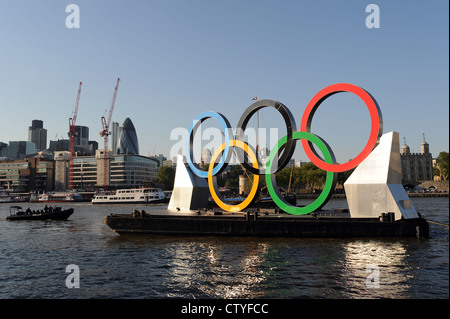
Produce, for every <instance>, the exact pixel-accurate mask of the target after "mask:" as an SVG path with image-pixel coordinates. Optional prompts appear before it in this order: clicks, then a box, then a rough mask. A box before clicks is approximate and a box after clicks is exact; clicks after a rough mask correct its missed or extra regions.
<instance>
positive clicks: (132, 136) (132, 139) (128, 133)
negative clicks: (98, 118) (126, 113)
mask: <svg viewBox="0 0 450 319" xmlns="http://www.w3.org/2000/svg"><path fill="white" fill-rule="evenodd" d="M120 131H121V133H120V140H119V150H120V154H136V155H139V144H138V138H137V134H136V129H135V128H134V125H133V122H131V120H130V118H128V117H127V118H126V120H125V121H124V122H123V124H122V127H121V128H120Z"/></svg>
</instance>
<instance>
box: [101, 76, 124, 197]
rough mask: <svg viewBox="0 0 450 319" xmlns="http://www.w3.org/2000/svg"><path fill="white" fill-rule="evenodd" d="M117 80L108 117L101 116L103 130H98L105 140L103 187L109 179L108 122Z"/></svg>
mask: <svg viewBox="0 0 450 319" xmlns="http://www.w3.org/2000/svg"><path fill="white" fill-rule="evenodd" d="M119 81H120V78H118V79H117V83H116V87H115V89H114V93H113V97H112V102H111V107H110V109H109V114H108V119H106V118H105V117H104V116H102V126H103V131H101V132H100V136H102V137H103V138H104V140H105V148H104V173H103V187H104V188H106V187H108V184H109V179H108V175H109V174H108V172H109V165H108V149H109V147H108V136H109V135H111V132H110V131H109V124H110V123H111V117H112V113H113V110H114V104H115V103H116V96H117V89H118V88H119Z"/></svg>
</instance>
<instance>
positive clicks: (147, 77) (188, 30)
mask: <svg viewBox="0 0 450 319" xmlns="http://www.w3.org/2000/svg"><path fill="white" fill-rule="evenodd" d="M76 4H77V5H78V6H79V8H80V28H78V29H69V28H67V27H66V24H65V20H66V18H67V16H68V15H69V13H66V12H65V9H66V4H55V3H54V2H50V1H43V2H39V3H35V2H32V1H17V2H12V1H5V2H3V3H2V4H0V30H1V31H0V44H1V45H2V50H0V61H1V62H0V63H1V65H2V70H3V71H2V72H1V73H0V108H1V111H2V116H1V119H0V121H1V124H2V125H1V127H0V141H2V142H4V143H8V141H20V140H23V141H26V140H27V131H28V127H29V125H30V123H31V121H32V120H34V119H41V120H43V121H44V128H45V129H47V140H48V141H50V140H56V139H61V138H63V139H66V138H67V132H68V119H69V117H71V116H72V111H73V108H74V104H75V98H76V93H77V92H76V91H77V85H78V83H79V82H80V81H82V82H83V89H82V92H81V98H80V104H79V113H78V120H77V125H82V126H87V127H89V129H90V131H91V134H90V135H91V139H92V140H95V141H97V142H98V143H99V145H100V148H102V145H103V141H102V139H101V137H100V136H99V135H98V132H100V131H101V129H102V127H101V117H102V116H105V115H106V113H107V111H108V109H109V107H110V103H111V97H112V94H113V89H114V84H115V80H116V79H117V78H118V77H120V78H121V84H120V87H119V90H118V94H117V102H116V105H115V109H114V113H113V117H112V121H117V122H122V121H123V119H125V118H127V117H130V118H131V119H133V122H134V125H135V128H136V132H137V135H138V136H139V147H140V151H141V152H140V153H141V155H145V156H147V155H156V154H164V155H165V156H167V157H168V158H170V157H169V156H170V149H171V147H172V146H173V144H175V143H176V142H177V141H176V140H170V134H171V131H172V130H173V129H175V128H185V129H188V128H189V126H190V124H191V122H192V120H193V119H194V118H195V117H196V116H197V115H198V114H200V113H201V112H204V111H207V110H214V111H217V112H220V113H223V114H224V115H225V116H226V117H227V118H228V119H229V121H230V123H231V126H232V127H233V128H234V127H235V126H236V125H237V122H238V120H239V118H240V116H241V114H242V113H243V111H244V110H245V109H246V108H247V107H248V106H249V105H250V104H251V103H252V102H253V101H252V99H253V97H255V96H258V98H269V99H274V100H278V101H280V102H282V103H283V104H285V105H286V106H288V107H289V108H290V110H291V111H292V113H293V114H294V117H295V120H296V123H297V128H299V125H300V121H301V116H302V113H303V111H304V109H305V108H306V105H307V104H308V102H309V100H310V99H311V98H312V97H313V96H314V95H315V94H316V93H317V92H318V91H320V90H321V89H322V88H324V87H326V86H328V85H330V84H333V83H339V82H347V83H352V84H355V85H358V86H361V87H363V88H364V89H366V90H367V91H368V92H370V93H371V94H372V95H373V96H374V98H375V99H376V100H377V102H378V104H379V105H380V108H381V112H382V114H383V121H384V132H388V131H397V132H399V134H400V139H401V141H403V137H406V140H407V142H408V145H409V146H410V147H411V151H412V152H413V151H415V152H419V149H420V143H421V141H422V134H423V133H425V136H426V140H427V142H428V143H429V144H430V152H431V153H432V154H433V157H437V156H438V155H439V152H441V151H447V152H448V151H449V147H448V145H449V142H448V128H449V126H448V110H449V100H448V85H449V83H448V82H449V81H448V66H449V65H448V2H446V1H438V2H434V3H433V4H432V5H430V4H427V3H426V2H417V3H413V4H409V3H408V4H402V3H397V2H396V3H391V2H386V1H377V2H376V4H377V5H378V6H379V8H380V20H381V23H380V28H374V29H369V28H368V27H367V26H366V23H365V21H366V18H367V16H368V15H369V13H367V12H366V11H365V9H366V6H367V4H363V3H360V2H358V1H350V2H346V3H345V4H342V3H334V2H326V1H321V2H314V3H300V2H296V1H283V2H277V3H275V2H272V1H243V2H242V1H230V2H227V3H222V2H206V1H189V2H186V1H170V2H164V3H147V2H134V3H133V5H130V4H126V3H125V2H116V3H110V2H106V1H98V2H95V3H90V2H88V1H77V2H76ZM24 7H26V10H23V8H24ZM9 110H11V111H9ZM261 113H262V114H261V121H260V124H261V125H262V126H263V127H267V128H272V127H279V128H280V129H281V133H280V135H281V134H282V131H283V129H284V124H283V123H282V121H281V118H279V115H277V114H276V113H272V112H270V111H268V112H265V111H263V112H261ZM273 114H275V115H274V116H272V115H273ZM349 119H350V120H349ZM208 123H209V122H208ZM315 130H316V131H315ZM369 130H370V119H369V116H368V112H367V111H366V109H365V106H364V105H363V104H362V102H361V101H360V100H359V99H358V98H357V97H355V96H352V95H351V94H349V93H348V94H338V95H336V96H333V97H332V98H330V99H329V100H327V101H325V102H324V103H323V104H322V105H321V107H320V108H319V110H318V111H317V112H316V115H315V118H314V125H313V132H314V133H317V134H318V135H320V136H321V137H323V138H324V139H325V140H326V141H327V142H328V143H329V144H330V146H331V147H332V149H333V151H334V152H335V155H336V157H337V159H338V161H340V162H343V161H347V160H348V159H349V158H352V157H354V156H355V155H356V154H358V153H359V151H360V150H361V149H362V147H363V146H364V144H365V143H366V141H367V137H366V136H368V131H369ZM280 137H281V136H280ZM297 150H298V151H296V153H295V154H294V158H295V159H296V161H306V160H308V159H307V158H306V156H305V155H304V154H302V151H301V146H300V143H297Z"/></svg>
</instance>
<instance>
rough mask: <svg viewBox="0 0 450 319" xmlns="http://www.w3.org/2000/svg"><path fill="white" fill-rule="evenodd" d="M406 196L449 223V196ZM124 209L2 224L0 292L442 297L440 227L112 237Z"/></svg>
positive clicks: (1, 212) (445, 274)
mask: <svg viewBox="0 0 450 319" xmlns="http://www.w3.org/2000/svg"><path fill="white" fill-rule="evenodd" d="M414 201H415V202H414V205H415V207H419V208H420V211H421V212H422V215H424V216H426V217H429V218H430V219H433V220H437V221H440V222H443V223H447V224H448V199H447V198H443V199H438V198H427V199H414ZM330 204H334V205H336V207H339V208H342V206H343V202H342V201H333V200H332V201H330V203H329V204H327V205H330ZM344 204H345V203H344ZM8 207H9V206H4V205H0V217H3V216H5V215H6V214H7V208H8ZM158 208H161V207H158ZM430 208H432V209H430ZM138 209H146V210H147V211H150V210H151V209H152V208H151V207H148V206H147V207H142V208H141V207H138ZM427 209H428V210H427ZM129 211H131V208H130V206H114V207H108V206H101V207H97V206H92V205H89V204H76V205H75V213H74V214H73V215H72V216H71V218H70V219H69V220H68V221H66V222H57V221H53V222H45V221H36V222H25V221H24V222H20V223H14V222H8V221H0V242H1V243H2V245H0V298H173V297H175V298H448V296H449V294H448V287H449V286H448V282H449V269H448V228H443V227H439V226H435V225H430V230H431V234H432V238H430V239H426V240H425V239H415V238H412V239H298V238H297V239H295V238H292V239H290V238H238V237H165V236H119V235H117V234H115V233H114V232H112V231H111V229H110V228H108V227H107V226H106V225H105V224H104V221H103V218H104V217H105V216H107V215H108V214H109V213H123V212H129ZM69 264H76V265H78V266H79V268H80V277H81V278H80V286H81V288H80V289H68V288H67V287H66V286H65V279H66V276H67V274H66V273H65V267H66V266H67V265H69ZM378 275H379V276H378ZM375 277H376V278H375ZM377 284H379V286H377Z"/></svg>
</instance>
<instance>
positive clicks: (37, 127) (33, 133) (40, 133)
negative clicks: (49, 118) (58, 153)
mask: <svg viewBox="0 0 450 319" xmlns="http://www.w3.org/2000/svg"><path fill="white" fill-rule="evenodd" d="M28 142H31V143H34V145H35V146H36V152H39V151H43V150H45V149H46V148H47V130H46V129H45V128H44V122H43V121H41V120H33V121H32V122H31V126H29V127H28Z"/></svg>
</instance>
